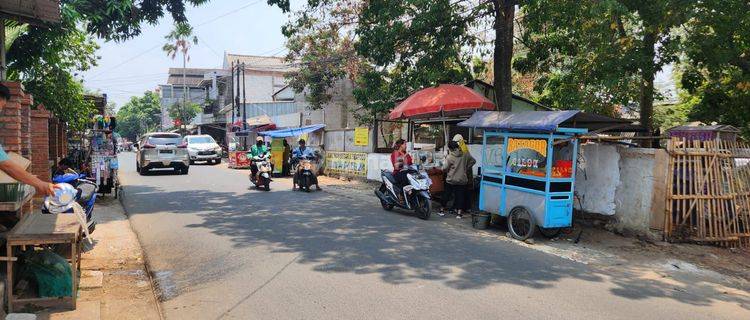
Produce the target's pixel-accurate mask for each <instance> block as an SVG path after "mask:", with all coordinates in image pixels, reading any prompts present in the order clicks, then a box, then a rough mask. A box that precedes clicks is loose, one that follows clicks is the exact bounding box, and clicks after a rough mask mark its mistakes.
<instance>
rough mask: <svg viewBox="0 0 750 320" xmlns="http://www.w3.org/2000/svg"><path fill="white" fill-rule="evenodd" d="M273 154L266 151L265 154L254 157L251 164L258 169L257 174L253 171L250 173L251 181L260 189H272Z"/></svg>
mask: <svg viewBox="0 0 750 320" xmlns="http://www.w3.org/2000/svg"><path fill="white" fill-rule="evenodd" d="M270 158H271V154H270V153H268V152H266V153H264V154H263V155H260V156H256V157H253V159H252V160H253V163H252V164H251V165H253V166H255V167H256V168H257V169H258V171H257V174H256V175H255V176H254V175H253V174H252V172H251V173H250V182H252V183H253V184H254V185H255V187H256V188H258V189H261V188H262V189H264V190H266V191H270V190H271V172H272V171H273V169H272V168H271V161H270Z"/></svg>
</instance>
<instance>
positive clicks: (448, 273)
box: [120, 153, 750, 319]
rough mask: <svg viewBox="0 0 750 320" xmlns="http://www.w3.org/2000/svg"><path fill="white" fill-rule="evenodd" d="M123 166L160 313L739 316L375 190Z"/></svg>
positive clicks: (218, 169) (128, 161) (720, 304)
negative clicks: (259, 184)
mask: <svg viewBox="0 0 750 320" xmlns="http://www.w3.org/2000/svg"><path fill="white" fill-rule="evenodd" d="M120 166H121V173H120V174H121V180H122V181H123V184H124V185H125V186H124V190H123V203H124V205H125V209H126V210H127V212H128V214H129V216H130V219H131V222H132V225H133V227H134V229H135V231H136V233H137V234H138V237H139V240H140V241H141V244H142V245H143V247H144V250H145V252H146V255H147V259H148V261H149V264H150V268H151V270H152V271H153V272H154V274H155V275H156V277H157V279H158V286H159V287H160V290H161V291H162V295H163V296H162V298H163V302H162V306H163V309H164V312H165V314H166V316H167V318H168V319H507V318H518V319H749V318H750V316H749V314H750V313H748V310H749V308H750V305H747V304H744V303H743V301H739V300H733V298H731V297H729V296H727V297H725V298H721V297H719V298H716V297H706V296H701V295H696V294H691V293H689V292H685V291H683V290H678V288H680V287H682V286H684V285H687V284H681V283H675V284H673V285H669V286H665V285H664V283H663V282H656V281H653V280H652V279H648V278H643V277H637V276H635V275H634V274H629V273H628V272H625V271H623V272H612V271H611V270H609V271H606V272H605V271H602V270H597V269H595V268H592V267H589V266H587V265H584V264H580V263H576V262H572V261H569V260H566V259H562V258H559V257H557V256H553V255H549V254H546V253H542V252H538V251H535V250H530V249H528V248H524V247H522V246H519V245H516V244H513V243H510V242H505V241H498V240H497V239H494V238H489V237H483V236H479V235H476V234H474V233H472V232H470V230H469V231H466V230H457V229H455V228H446V226H445V225H444V224H442V223H438V222H437V221H435V220H438V219H443V218H439V217H435V218H433V220H431V221H422V220H419V219H417V218H415V217H413V216H410V215H408V214H404V213H399V212H386V211H383V210H382V209H381V208H380V205H379V203H378V202H377V201H376V200H375V197H374V196H373V198H372V200H371V201H361V200H353V199H351V198H347V197H341V196H336V195H333V194H331V193H328V192H314V193H309V194H306V193H300V192H292V191H291V182H290V181H289V180H288V179H278V180H276V181H274V182H273V183H272V186H271V188H272V191H271V192H264V191H255V190H249V189H248V186H249V182H248V179H247V171H237V170H229V169H227V168H226V167H224V166H223V165H220V166H209V165H194V166H191V169H190V174H189V175H186V176H185V175H172V174H164V173H159V174H155V175H150V176H139V175H138V174H137V173H136V172H135V168H134V167H135V160H134V155H133V154H132V153H123V154H122V155H121V159H120ZM690 285H703V284H690ZM705 285H706V286H708V285H709V284H705Z"/></svg>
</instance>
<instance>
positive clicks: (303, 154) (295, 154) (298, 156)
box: [292, 139, 320, 190]
mask: <svg viewBox="0 0 750 320" xmlns="http://www.w3.org/2000/svg"><path fill="white" fill-rule="evenodd" d="M298 144H299V146H298V147H296V148H294V150H293V151H292V164H296V163H298V162H300V160H303V159H306V158H307V159H313V158H315V153H313V151H312V150H311V149H310V148H308V147H307V146H306V142H305V139H299V142H298ZM299 178H300V170H296V171H295V172H294V177H293V178H292V190H294V189H296V188H297V181H299ZM312 179H313V184H315V188H316V189H318V190H320V185H319V184H318V176H317V175H316V174H315V173H314V172H313V175H312Z"/></svg>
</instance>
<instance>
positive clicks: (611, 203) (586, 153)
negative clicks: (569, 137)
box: [575, 144, 620, 216]
mask: <svg viewBox="0 0 750 320" xmlns="http://www.w3.org/2000/svg"><path fill="white" fill-rule="evenodd" d="M580 147H581V154H580V155H579V157H580V158H579V161H578V169H577V171H576V183H575V191H576V194H578V200H579V201H576V209H579V210H583V211H586V212H592V213H598V214H603V215H607V216H611V215H614V214H615V192H616V189H617V185H619V184H620V169H619V162H620V154H619V153H618V152H617V147H615V146H614V145H603V144H585V145H582V146H580Z"/></svg>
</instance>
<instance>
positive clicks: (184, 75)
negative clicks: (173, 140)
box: [178, 51, 188, 134]
mask: <svg viewBox="0 0 750 320" xmlns="http://www.w3.org/2000/svg"><path fill="white" fill-rule="evenodd" d="M186 67H187V52H186V51H183V52H182V97H183V98H182V108H180V110H181V112H178V113H179V114H180V118H184V117H185V116H184V111H185V108H187V99H188V93H187V70H186V69H185V68H186ZM184 120H185V119H180V132H181V133H183V134H184V133H185V129H184V125H185V124H184V123H183V122H185V121H184Z"/></svg>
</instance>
